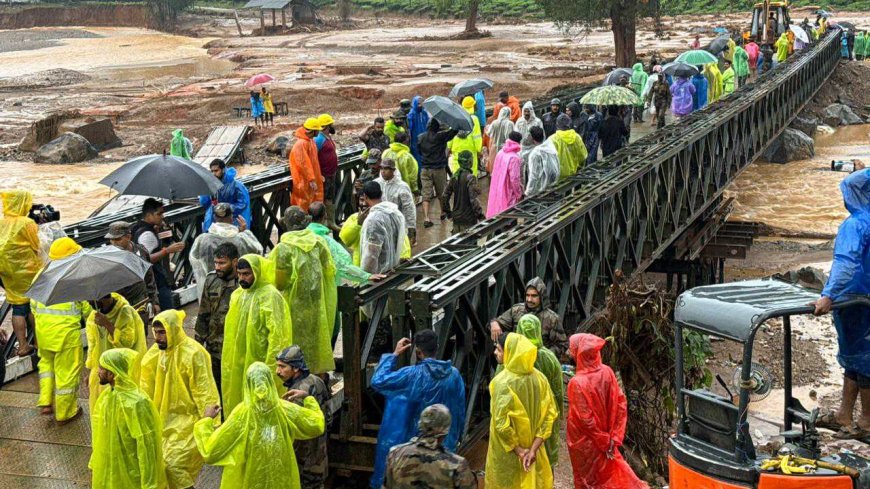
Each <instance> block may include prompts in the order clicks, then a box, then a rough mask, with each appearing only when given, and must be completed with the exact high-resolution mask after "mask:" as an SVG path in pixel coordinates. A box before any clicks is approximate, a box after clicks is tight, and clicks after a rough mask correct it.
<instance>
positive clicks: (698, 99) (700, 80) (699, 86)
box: [692, 70, 708, 111]
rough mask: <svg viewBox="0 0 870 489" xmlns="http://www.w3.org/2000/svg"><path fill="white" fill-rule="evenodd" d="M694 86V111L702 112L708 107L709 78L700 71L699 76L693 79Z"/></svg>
mask: <svg viewBox="0 0 870 489" xmlns="http://www.w3.org/2000/svg"><path fill="white" fill-rule="evenodd" d="M692 85H694V86H695V94H694V96H693V97H694V98H693V100H692V111H696V110H701V109H703V108H704V107H706V106H707V85H708V83H707V78H706V77H705V76H704V74H703V73H701V72H700V70H698V74H696V75H695V76H693V77H692Z"/></svg>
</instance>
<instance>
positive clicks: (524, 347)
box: [504, 333, 538, 375]
mask: <svg viewBox="0 0 870 489" xmlns="http://www.w3.org/2000/svg"><path fill="white" fill-rule="evenodd" d="M537 358H538V349H537V348H536V347H535V345H534V344H532V342H531V341H529V340H528V338H526V337H525V336H522V335H519V334H517V333H509V334H508V336H507V340H506V341H505V343H504V368H505V370H507V371H508V372H511V373H514V374H517V375H528V374H531V373H532V372H533V371H534V370H535V360H536V359H537Z"/></svg>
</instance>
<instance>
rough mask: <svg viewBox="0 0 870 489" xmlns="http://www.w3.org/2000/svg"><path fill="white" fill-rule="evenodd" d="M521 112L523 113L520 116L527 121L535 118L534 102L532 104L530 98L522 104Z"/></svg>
mask: <svg viewBox="0 0 870 489" xmlns="http://www.w3.org/2000/svg"><path fill="white" fill-rule="evenodd" d="M526 109H529V118H528V119H526ZM522 113H523V115H522V118H523V119H526V120H527V121H530V122H531V121H533V120H535V119H536V118H537V117H536V116H535V104H533V103H532V101H531V100H529V101H527V102H526V103H524V104H523V112H522Z"/></svg>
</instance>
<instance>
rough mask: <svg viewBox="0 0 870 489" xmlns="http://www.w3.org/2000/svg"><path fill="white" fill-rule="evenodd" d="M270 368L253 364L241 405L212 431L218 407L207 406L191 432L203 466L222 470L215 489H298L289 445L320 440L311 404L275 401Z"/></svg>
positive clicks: (320, 425) (316, 409) (318, 417)
mask: <svg viewBox="0 0 870 489" xmlns="http://www.w3.org/2000/svg"><path fill="white" fill-rule="evenodd" d="M274 370H275V369H274V367H272V368H270V367H267V366H266V364H264V363H262V362H254V363H253V364H251V366H250V367H249V368H248V369H247V371H246V374H245V381H244V389H245V394H244V402H242V403H241V404H239V405H238V407H237V408H236V409H234V410H233V412H232V413H231V414H230V415H229V416H228V417H227V418H226V421H225V422H224V423H223V425H221V427H220V428H217V427H216V425H217V418H218V414H219V413H220V411H221V408H220V406H211V407H209V408H208V409H206V411H205V415H204V417H203V419H200V420H199V421H197V423H196V425H194V427H193V436H194V438H195V439H196V447H197V449H199V453H200V454H201V455H202V456H203V458H204V459H205V461H206V463H208V464H212V465H217V466H220V467H223V475H222V477H221V489H275V488H282V489H284V488H288V489H302V485H301V483H300V481H299V467H298V466H297V464H296V454H295V452H294V451H293V442H294V441H295V440H310V439H312V438H316V437H318V436H320V435H322V434H323V431H324V429H325V428H326V426H325V424H326V423H325V419H324V416H323V412H322V411H321V410H320V406H319V405H318V404H317V400H316V399H315V398H314V397H312V396H307V397H305V399H304V400H303V401H302V405H301V406H300V405H298V404H295V403H292V402H289V401H285V400H283V399H281V398H280V397H278V389H277V387H276V384H275V375H274Z"/></svg>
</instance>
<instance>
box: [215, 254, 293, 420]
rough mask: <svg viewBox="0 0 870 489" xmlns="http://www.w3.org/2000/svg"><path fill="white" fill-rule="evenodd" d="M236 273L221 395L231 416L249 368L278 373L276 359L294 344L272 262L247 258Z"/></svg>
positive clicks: (226, 323)
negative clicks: (260, 367)
mask: <svg viewBox="0 0 870 489" xmlns="http://www.w3.org/2000/svg"><path fill="white" fill-rule="evenodd" d="M236 273H237V276H238V279H239V288H238V289H236V290H234V291H233V295H231V296H230V308H229V311H227V316H226V319H225V320H224V345H223V349H222V350H221V359H222V360H223V361H222V363H221V395H222V400H223V408H224V410H225V411H226V413H227V414H231V413H232V412H233V408H235V407H236V406H237V405H238V404H240V403H241V402H242V398H243V396H244V392H245V389H244V384H245V372H246V371H247V369H248V367H249V366H250V365H251V364H252V363H254V362H266V365H268V366H269V367H270V368H271V369H273V370H274V369H275V364H276V361H275V357H276V356H277V355H278V353H280V352H281V349H282V348H284V347H286V346H287V345H290V344H292V343H293V324H292V322H291V320H290V310H289V309H288V307H287V302H285V301H284V297H283V296H282V295H281V292H279V291H278V289H276V288H275V286H274V285H272V283H273V281H274V276H275V272H274V268H273V265H272V263H271V262H270V261H269V260H267V259H266V258H263V257H262V256H260V255H250V254H249V255H244V256H242V258H240V259H239V264H238V266H237V267H236ZM277 379H278V376H277V374H275V380H276V381H277ZM279 384H280V382H279ZM273 385H274V384H273ZM275 392H277V391H275Z"/></svg>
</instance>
